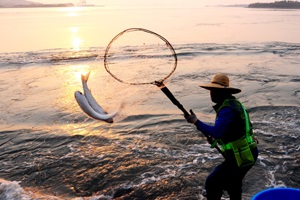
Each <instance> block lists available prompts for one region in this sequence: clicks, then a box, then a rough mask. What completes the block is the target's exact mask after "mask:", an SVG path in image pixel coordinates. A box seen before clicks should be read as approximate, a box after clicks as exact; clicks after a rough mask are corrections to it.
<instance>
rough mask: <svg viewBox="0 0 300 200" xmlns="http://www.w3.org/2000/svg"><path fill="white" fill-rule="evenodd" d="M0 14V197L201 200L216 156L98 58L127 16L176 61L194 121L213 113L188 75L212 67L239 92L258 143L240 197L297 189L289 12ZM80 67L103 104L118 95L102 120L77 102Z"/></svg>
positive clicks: (295, 48) (156, 99)
mask: <svg viewBox="0 0 300 200" xmlns="http://www.w3.org/2000/svg"><path fill="white" fill-rule="evenodd" d="M0 19H1V20H0V26H1V33H0V35H1V37H0V41H1V42H0V43H1V46H0V52H1V53H0V74H1V75H0V91H1V98H0V102H1V103H0V128H1V129H0V152H1V153H0V159H1V168H0V178H1V179H0V199H1V200H2V199H8V200H15V199H30V200H31V199H58V200H61V199H72V200H74V199H76V200H77V199H89V200H92V199H112V198H114V199H126V198H127V199H204V197H203V195H202V192H203V189H204V183H205V179H206V177H207V175H208V174H209V173H210V171H212V170H213V168H214V166H216V165H217V164H219V163H220V162H222V160H223V159H222V156H221V155H220V154H219V153H218V152H217V151H215V150H214V149H211V148H210V146H209V144H207V142H206V140H205V138H203V137H202V136H201V133H200V132H198V131H197V130H196V129H195V127H193V125H191V124H188V123H187V122H186V121H185V119H184V117H183V114H182V113H181V111H180V110H179V109H177V108H176V106H174V105H173V104H172V103H171V102H170V101H169V99H168V98H167V97H166V96H165V95H164V94H163V93H162V92H161V91H160V90H159V89H158V88H157V87H156V86H153V85H147V86H129V85H125V84H122V83H119V82H118V81H116V80H114V79H113V78H112V77H111V76H110V75H109V74H108V73H107V72H106V71H105V69H104V65H103V55H104V51H105V48H106V45H107V44H108V43H109V42H110V40H111V39H112V38H113V37H114V36H115V35H116V34H118V33H119V32H121V31H123V30H124V29H127V28H132V27H141V28H146V29H149V30H152V31H154V32H157V33H158V34H161V35H162V36H164V37H165V38H167V39H168V40H169V42H170V43H171V44H172V45H173V47H174V49H175V51H176V53H177V56H178V66H177V69H176V71H175V73H174V74H173V75H172V78H171V79H170V80H169V81H168V82H167V83H166V84H167V86H168V88H169V89H170V91H172V93H173V94H174V96H175V97H176V98H177V99H178V100H179V101H180V102H181V104H182V105H183V106H184V107H185V108H186V109H187V110H189V109H193V110H194V112H195V113H196V114H197V116H198V118H199V119H201V120H202V121H204V122H207V123H213V121H214V117H215V113H214V111H213V109H212V107H211V106H212V105H213V104H212V103H211V101H210V97H209V92H208V91H206V90H204V89H201V88H199V87H198V84H201V83H207V82H209V81H210V79H211V78H212V77H213V76H214V74H216V73H218V72H221V73H226V74H227V75H228V76H229V77H230V81H231V82H230V84H231V85H232V86H233V87H238V88H241V89H242V93H240V94H238V95H237V97H238V98H239V99H240V100H241V101H242V102H243V103H244V105H245V106H246V107H247V108H248V110H249V113H250V117H251V120H252V122H253V126H254V134H255V137H256V138H257V139H258V140H259V145H258V148H259V151H260V155H259V158H258V161H257V163H256V164H255V166H254V167H253V168H252V169H251V170H250V171H249V173H248V174H247V175H246V177H245V179H244V183H243V197H244V199H250V197H251V196H253V195H254V194H255V193H257V192H259V191H261V190H263V189H266V188H273V187H294V188H299V187H300V185H299V183H300V176H299V164H300V158H299V155H300V154H299V150H300V146H299V144H300V140H299V131H300V119H299V115H300V87H299V84H300V76H299V75H300V39H299V35H300V26H299V25H300V24H299V23H300V11H299V10H270V9H248V8H242V7H239V8H236V7H235V8H232V7H193V6H186V7H182V8H178V7H176V6H168V5H164V6H162V7H159V6H152V7H146V6H144V7H137V6H126V7H109V6H107V7H106V6H100V7H84V8H83V7H80V8H35V9H29V8H28V9H0ZM134 67H138V66H133V68H134ZM88 71H90V72H91V76H90V79H89V81H88V85H89V88H90V89H91V91H92V93H93V95H94V96H95V98H96V99H97V101H98V102H99V104H100V105H101V106H103V107H104V108H105V109H106V110H107V111H108V112H113V111H115V110H118V109H119V108H120V105H121V104H124V107H123V108H122V109H121V110H120V113H119V115H118V116H117V117H116V118H115V119H114V121H115V122H114V123H113V124H107V123H105V122H101V121H96V120H93V119H91V118H89V117H88V116H86V115H85V114H84V113H83V112H82V111H81V110H80V108H79V106H78V105H77V103H76V101H75V98H74V92H75V91H77V90H78V91H82V86H81V79H80V77H81V74H85V73H87V72H88ZM124 73H126V72H124ZM227 197H228V196H227V195H226V194H225V196H224V198H225V199H226V198H227Z"/></svg>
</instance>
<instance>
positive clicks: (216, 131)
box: [187, 107, 235, 139]
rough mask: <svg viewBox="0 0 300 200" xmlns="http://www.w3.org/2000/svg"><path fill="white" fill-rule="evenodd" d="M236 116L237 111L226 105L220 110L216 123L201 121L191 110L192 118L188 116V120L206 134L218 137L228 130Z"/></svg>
mask: <svg viewBox="0 0 300 200" xmlns="http://www.w3.org/2000/svg"><path fill="white" fill-rule="evenodd" d="M234 117H235V112H233V111H232V108H230V107H225V108H222V109H221V110H220V112H219V114H218V116H217V119H216V121H215V124H214V125H208V124H206V123H204V122H202V121H200V120H199V119H198V118H197V117H196V115H195V114H194V112H193V111H191V115H190V116H189V118H190V120H189V119H188V118H187V121H188V122H190V123H193V124H195V126H196V127H197V129H198V130H199V131H201V132H202V133H203V134H204V135H205V136H211V137H213V138H216V139H218V138H221V137H222V135H223V134H224V133H225V132H226V131H227V129H228V127H229V126H230V124H231V123H232V122H233V120H234Z"/></svg>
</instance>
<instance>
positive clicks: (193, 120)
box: [185, 109, 198, 124]
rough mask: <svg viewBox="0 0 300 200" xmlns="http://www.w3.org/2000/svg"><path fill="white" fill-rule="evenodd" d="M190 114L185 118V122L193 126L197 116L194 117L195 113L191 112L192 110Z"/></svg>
mask: <svg viewBox="0 0 300 200" xmlns="http://www.w3.org/2000/svg"><path fill="white" fill-rule="evenodd" d="M190 112H191V114H190V115H189V116H186V118H185V119H186V121H187V122H189V123H192V124H195V123H196V122H197V121H198V118H197V116H196V115H195V113H194V112H193V110H192V109H191V110H190Z"/></svg>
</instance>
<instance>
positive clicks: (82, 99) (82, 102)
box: [75, 91, 118, 123]
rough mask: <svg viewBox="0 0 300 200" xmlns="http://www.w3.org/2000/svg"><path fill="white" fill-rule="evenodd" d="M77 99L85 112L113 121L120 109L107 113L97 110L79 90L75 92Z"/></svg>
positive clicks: (96, 117) (103, 119)
mask: <svg viewBox="0 0 300 200" xmlns="http://www.w3.org/2000/svg"><path fill="white" fill-rule="evenodd" d="M75 99H76V101H77V103H78V105H79V106H80V108H81V109H82V110H83V112H85V113H86V114H87V115H88V116H90V117H92V118H94V119H98V120H102V121H106V122H109V123H112V118H113V117H115V116H116V115H117V114H118V111H116V112H114V113H112V114H105V113H102V114H101V113H98V112H96V111H95V110H94V109H93V108H92V107H91V105H90V104H89V102H88V100H87V98H86V97H85V96H84V95H83V94H82V93H81V92H79V91H76V92H75Z"/></svg>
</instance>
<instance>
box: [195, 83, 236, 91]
mask: <svg viewBox="0 0 300 200" xmlns="http://www.w3.org/2000/svg"><path fill="white" fill-rule="evenodd" d="M199 86H200V87H202V88H204V89H207V90H216V89H218V90H219V89H222V90H226V92H228V93H230V94H237V93H240V92H241V91H242V90H240V89H238V88H233V87H225V86H222V85H219V84H215V83H210V84H202V85H199Z"/></svg>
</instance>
